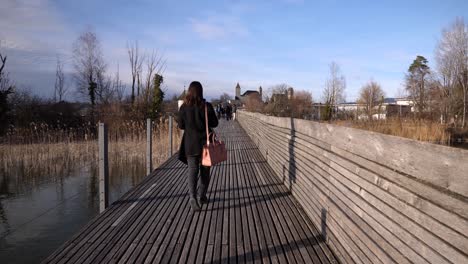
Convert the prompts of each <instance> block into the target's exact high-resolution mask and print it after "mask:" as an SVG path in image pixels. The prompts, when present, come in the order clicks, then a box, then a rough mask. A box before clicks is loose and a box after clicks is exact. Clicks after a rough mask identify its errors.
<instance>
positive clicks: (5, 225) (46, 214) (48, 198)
mask: <svg viewBox="0 0 468 264" xmlns="http://www.w3.org/2000/svg"><path fill="white" fill-rule="evenodd" d="M110 172H111V173H110V188H109V189H110V194H109V196H110V202H113V201H115V200H117V199H118V198H119V197H121V196H122V195H123V194H124V193H125V192H127V191H128V190H129V189H130V188H132V187H133V186H135V185H136V184H138V183H139V182H140V181H141V180H142V179H143V177H144V175H145V167H144V164H143V163H139V162H138V161H133V162H132V164H131V166H129V164H121V165H119V166H118V167H112V168H110ZM0 173H2V174H1V175H0V260H1V261H0V263H2V264H7V263H39V262H40V261H41V260H43V259H45V258H46V257H47V256H48V255H50V254H51V253H52V252H53V251H54V250H56V249H57V248H58V247H59V246H60V245H62V244H63V243H64V242H65V241H67V240H68V239H70V238H71V237H72V236H73V235H74V234H75V233H76V232H77V231H78V230H79V229H80V228H81V227H83V226H84V225H85V224H86V223H87V222H88V221H90V220H91V219H92V218H93V217H95V216H96V215H97V214H98V213H99V203H98V194H99V192H98V188H99V187H98V175H97V169H96V168H95V167H94V166H92V165H84V166H82V167H79V168H75V169H73V170H71V171H70V172H68V173H67V175H53V174H51V175H48V176H47V175H46V176H47V177H29V178H27V179H24V178H22V177H17V176H12V175H6V173H3V172H0Z"/></svg>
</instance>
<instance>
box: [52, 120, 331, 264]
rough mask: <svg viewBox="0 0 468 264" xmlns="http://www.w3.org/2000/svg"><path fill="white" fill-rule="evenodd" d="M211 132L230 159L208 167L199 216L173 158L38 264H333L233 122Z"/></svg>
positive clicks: (299, 210) (314, 232)
mask: <svg viewBox="0 0 468 264" xmlns="http://www.w3.org/2000/svg"><path fill="white" fill-rule="evenodd" d="M218 134H220V136H221V137H222V138H223V140H224V141H225V142H226V144H227V147H228V149H229V153H228V155H229V160H228V161H227V162H224V163H223V164H221V165H218V166H215V167H213V168H212V171H211V177H212V178H211V184H210V188H209V192H208V198H209V200H210V201H209V203H208V204H207V205H204V206H203V208H202V210H201V211H200V212H196V213H193V212H192V211H191V210H190V206H189V203H188V193H187V189H188V188H187V185H186V180H185V178H186V175H185V173H186V166H185V165H184V164H182V163H180V162H179V161H178V160H177V158H176V156H177V155H175V156H174V157H172V158H171V159H169V160H168V161H166V162H165V163H164V164H163V165H162V166H160V167H159V168H158V169H156V170H155V171H154V172H153V173H152V174H151V175H150V176H148V177H146V178H145V179H144V180H143V182H142V183H140V184H139V185H138V186H137V187H135V188H133V189H132V190H130V191H129V192H128V193H126V194H125V195H124V196H123V197H122V198H121V199H120V200H118V201H116V202H115V203H113V204H112V205H111V206H110V207H109V208H108V209H107V210H106V211H105V212H104V213H102V214H100V215H99V216H97V217H96V218H94V219H93V220H92V221H90V223H88V224H87V225H86V226H85V227H84V228H83V229H82V230H81V231H80V232H79V233H78V234H76V235H75V236H74V237H73V238H72V239H71V240H69V241H68V242H67V243H65V244H64V245H63V246H62V247H61V248H59V249H58V250H56V251H55V252H54V253H53V254H52V255H50V256H49V257H48V258H47V259H46V260H45V261H44V263H80V264H81V263H212V262H215V263H218V262H219V263H243V262H258V263H260V262H262V263H336V261H335V258H334V257H333V253H332V252H331V251H330V249H329V248H328V247H327V245H326V244H325V243H324V242H323V240H322V239H321V236H320V235H319V231H318V230H317V228H316V227H314V226H313V225H312V224H311V222H310V221H309V219H308V217H307V216H306V214H305V213H304V211H303V210H302V208H301V207H300V206H298V204H297V202H296V200H295V199H294V198H293V197H292V196H291V194H290V192H289V191H288V189H287V188H286V187H285V186H284V185H283V184H282V182H281V180H280V179H279V178H278V177H276V176H275V175H274V172H273V170H272V169H271V168H270V166H269V165H268V164H267V163H266V161H265V159H264V158H263V157H262V156H261V153H260V152H259V150H258V149H257V148H256V146H255V145H254V144H253V142H252V141H251V140H250V138H249V137H248V135H247V134H246V133H245V132H244V130H243V129H242V128H241V127H240V126H239V124H238V123H237V122H221V123H220V128H219V129H218Z"/></svg>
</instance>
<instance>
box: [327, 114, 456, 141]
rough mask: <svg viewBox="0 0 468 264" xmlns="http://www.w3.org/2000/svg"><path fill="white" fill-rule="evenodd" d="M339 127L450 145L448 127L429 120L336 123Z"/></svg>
mask: <svg viewBox="0 0 468 264" xmlns="http://www.w3.org/2000/svg"><path fill="white" fill-rule="evenodd" d="M335 123H336V124H338V125H342V126H348V127H353V128H358V129H363V130H369V131H373V132H378V133H382V134H387V135H393V136H399V137H404V138H410V139H414V140H419V141H426V142H432V143H436V144H443V145H449V144H450V139H451V138H450V133H449V132H448V130H447V129H448V126H447V125H443V124H439V123H437V122H433V121H428V120H413V119H409V120H402V119H401V120H399V119H388V120H374V121H336V122H335Z"/></svg>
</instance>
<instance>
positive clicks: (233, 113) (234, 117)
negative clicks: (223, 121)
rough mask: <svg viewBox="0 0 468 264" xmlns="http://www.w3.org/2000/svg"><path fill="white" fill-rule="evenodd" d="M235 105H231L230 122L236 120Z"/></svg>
mask: <svg viewBox="0 0 468 264" xmlns="http://www.w3.org/2000/svg"><path fill="white" fill-rule="evenodd" d="M236 112H237V105H235V104H233V105H232V120H236Z"/></svg>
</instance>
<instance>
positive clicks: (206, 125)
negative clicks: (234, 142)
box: [205, 103, 210, 146]
mask: <svg viewBox="0 0 468 264" xmlns="http://www.w3.org/2000/svg"><path fill="white" fill-rule="evenodd" d="M205 128H206V145H207V146H209V145H210V134H209V133H208V107H207V106H206V103H205Z"/></svg>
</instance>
